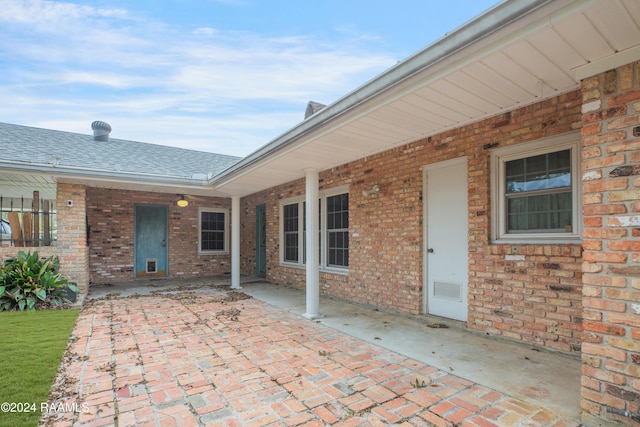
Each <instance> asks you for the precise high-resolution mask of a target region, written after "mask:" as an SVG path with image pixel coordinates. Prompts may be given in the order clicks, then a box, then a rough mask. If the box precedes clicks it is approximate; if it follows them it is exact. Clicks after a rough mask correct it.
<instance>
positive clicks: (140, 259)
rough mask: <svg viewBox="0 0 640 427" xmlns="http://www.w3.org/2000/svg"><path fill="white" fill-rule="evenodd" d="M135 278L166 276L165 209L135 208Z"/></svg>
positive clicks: (150, 206) (154, 207) (157, 207)
mask: <svg viewBox="0 0 640 427" xmlns="http://www.w3.org/2000/svg"><path fill="white" fill-rule="evenodd" d="M134 215H135V231H134V234H135V255H134V258H135V259H134V263H135V276H136V277H144V276H166V275H167V217H168V214H167V207H166V206H157V205H136V207H135V214H134Z"/></svg>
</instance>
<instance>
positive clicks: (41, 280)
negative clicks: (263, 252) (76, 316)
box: [0, 251, 78, 311]
mask: <svg viewBox="0 0 640 427" xmlns="http://www.w3.org/2000/svg"><path fill="white" fill-rule="evenodd" d="M58 270H59V260H58V257H53V256H51V257H49V258H47V259H45V260H41V259H40V257H39V256H38V252H34V253H31V252H29V253H28V254H26V253H24V252H23V251H19V252H18V256H17V257H16V258H8V259H6V260H5V261H4V263H3V264H2V270H0V311H4V310H25V309H27V310H35V309H36V308H46V307H55V306H62V305H64V304H68V303H69V300H68V299H67V291H66V289H67V288H69V289H70V290H72V291H73V292H75V293H78V287H77V286H76V285H74V284H70V283H68V282H67V280H65V279H63V278H62V275H61V274H60V273H59V272H58Z"/></svg>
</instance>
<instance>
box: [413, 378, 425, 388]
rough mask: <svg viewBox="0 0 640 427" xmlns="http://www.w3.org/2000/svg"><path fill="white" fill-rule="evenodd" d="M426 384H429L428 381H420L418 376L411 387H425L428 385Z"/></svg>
mask: <svg viewBox="0 0 640 427" xmlns="http://www.w3.org/2000/svg"><path fill="white" fill-rule="evenodd" d="M426 386H427V383H425V382H424V380H423V381H420V380H419V379H418V378H416V381H415V382H412V383H411V387H413V388H423V387H426Z"/></svg>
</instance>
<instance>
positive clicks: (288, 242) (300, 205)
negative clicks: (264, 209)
mask: <svg viewBox="0 0 640 427" xmlns="http://www.w3.org/2000/svg"><path fill="white" fill-rule="evenodd" d="M318 209H319V212H318V215H319V239H318V246H319V260H318V262H319V265H320V268H321V269H322V270H325V271H331V270H334V271H337V272H344V271H346V270H347V268H348V267H349V194H348V192H347V189H345V188H339V189H333V190H330V191H327V192H323V193H321V195H320V200H319V204H318ZM280 212H281V221H282V223H281V239H280V240H281V243H280V260H281V262H282V264H284V265H291V266H299V267H302V266H304V265H305V263H306V261H307V260H306V240H305V239H306V231H307V230H306V224H305V217H306V215H307V210H306V203H305V201H304V197H297V198H293V199H287V200H284V201H282V202H281V203H280ZM300 213H302V215H301V214H300ZM322 248H325V250H324V251H323V249H322Z"/></svg>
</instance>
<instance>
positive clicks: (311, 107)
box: [304, 101, 326, 119]
mask: <svg viewBox="0 0 640 427" xmlns="http://www.w3.org/2000/svg"><path fill="white" fill-rule="evenodd" d="M324 107H326V105H324V104H320V103H319V102H315V101H309V103H308V104H307V110H306V111H305V112H304V118H305V119H307V118H309V117H311V116H313V115H314V114H315V113H317V112H318V111H320V110H322V109H323V108H324Z"/></svg>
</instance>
